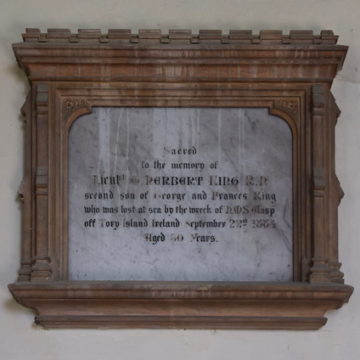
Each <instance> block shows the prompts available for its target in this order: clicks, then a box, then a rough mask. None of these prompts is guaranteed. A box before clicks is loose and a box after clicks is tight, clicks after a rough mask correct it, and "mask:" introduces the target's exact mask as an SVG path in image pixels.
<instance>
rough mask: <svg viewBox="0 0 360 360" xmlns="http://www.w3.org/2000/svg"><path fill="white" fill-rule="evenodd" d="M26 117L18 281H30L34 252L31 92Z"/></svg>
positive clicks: (19, 193)
mask: <svg viewBox="0 0 360 360" xmlns="http://www.w3.org/2000/svg"><path fill="white" fill-rule="evenodd" d="M21 114H22V115H23V119H24V128H25V129H24V130H25V134H24V140H25V141H24V157H25V159H24V164H25V165H24V174H25V175H24V178H23V180H22V182H21V185H20V188H19V191H18V198H19V200H20V201H21V202H22V210H23V211H22V237H23V241H22V246H21V264H20V269H19V271H18V281H30V274H31V261H32V259H31V252H32V217H31V207H32V196H31V126H32V122H31V115H32V113H31V92H30V93H29V94H28V96H27V98H26V100H25V103H24V105H23V106H22V108H21Z"/></svg>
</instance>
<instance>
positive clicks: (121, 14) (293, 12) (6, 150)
mask: <svg viewBox="0 0 360 360" xmlns="http://www.w3.org/2000/svg"><path fill="white" fill-rule="evenodd" d="M359 13H360V2H359V0H343V1H338V0H326V1H325V0H303V1H298V0H271V1H266V0H242V1H240V0H222V1H216V0H151V1H149V0H148V1H147V0H102V1H96V0H76V1H75V0H62V1H54V0H32V1H27V0H1V2H0V38H1V40H0V95H1V96H0V109H1V119H0V164H1V173H0V174H1V175H0V204H1V206H0V229H1V241H0V319H1V320H0V358H1V359H4V360H5V359H6V360H8V359H12V360H17V359H27V360H30V359H38V360H48V359H54V360H56V359H61V360H63V359H64V360H68V359H77V360H79V359H87V360H97V359H132V360H136V359H159V360H162V359H169V358H171V359H172V360H178V359H179V360H180V359H181V360H182V359H187V360H191V359H208V360H210V359H219V358H221V359H223V360H228V359H234V358H238V359H240V358H241V359H255V360H256V359H269V360H270V359H276V360H289V359H291V360H299V359H307V360H308V359H328V360H330V359H331V360H335V359H354V360H355V359H358V357H359V355H358V354H359V351H360V341H359V335H360V297H359V295H358V290H359V289H360V268H359V265H358V264H359V261H358V259H359V254H360V242H359V241H358V236H359V234H360V187H359V181H358V180H359V179H360V162H359V158H360V141H359V134H360V118H359V114H360V72H359V66H360V42H359V39H360V22H359V19H358V16H359ZM25 27H39V28H41V29H42V30H43V31H45V30H46V29H47V28H54V27H62V28H64V27H65V28H67V27H68V28H71V29H72V30H73V31H75V30H76V29H77V28H102V29H103V30H107V29H108V28H131V29H132V30H137V29H138V28H161V29H163V30H167V29H168V28H192V29H193V30H198V29H209V28H210V29H223V30H228V29H253V30H255V31H257V30H260V29H283V30H285V31H288V30H289V29H312V30H314V31H315V32H319V31H320V30H321V29H332V30H334V32H335V33H336V34H338V35H340V40H339V43H341V44H346V45H350V50H349V53H348V56H347V60H346V61H345V65H344V70H343V71H342V72H341V73H340V74H339V75H338V77H337V80H336V81H335V82H334V85H333V93H334V95H335V97H336V99H337V103H338V105H339V107H340V108H341V109H342V114H341V116H340V119H339V122H338V125H337V132H336V142H337V149H336V151H337V172H338V176H339V178H340V181H341V184H342V187H343V189H344V191H345V198H344V199H343V201H342V203H341V206H340V219H339V222H340V234H339V241H340V260H341V261H342V262H343V263H344V265H343V271H344V272H345V279H346V282H347V283H349V284H351V285H353V286H355V292H354V294H353V296H352V297H351V299H350V303H349V304H348V305H345V306H344V307H343V308H342V309H341V310H338V311H334V312H332V313H330V314H328V315H329V316H328V317H329V321H328V324H327V325H326V326H325V327H324V328H322V329H321V330H319V331H316V332H285V331H278V332H273V331H205V330H204V331H185V330H105V331H99V330H47V331H46V330H43V329H41V328H37V327H35V326H34V325H32V322H33V314H31V312H30V311H28V310H26V309H24V308H22V307H20V306H19V305H17V304H16V303H15V302H14V301H13V300H12V298H11V296H10V294H9V292H8V290H7V287H6V285H7V284H8V283H11V282H13V281H15V279H16V272H17V270H18V266H19V254H20V205H19V203H18V202H16V192H17V190H18V186H19V184H20V181H21V178H22V158H23V147H22V145H23V138H22V136H23V133H22V124H21V121H20V107H21V105H22V104H23V102H24V99H25V96H26V93H27V90H28V85H27V83H26V80H25V76H24V75H23V74H22V73H21V71H20V70H18V69H17V65H16V62H15V58H14V56H13V53H12V49H11V44H12V43H14V42H19V41H21V37H20V34H21V32H22V31H23V30H24V28H25Z"/></svg>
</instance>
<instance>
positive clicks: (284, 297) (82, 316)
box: [9, 281, 353, 330]
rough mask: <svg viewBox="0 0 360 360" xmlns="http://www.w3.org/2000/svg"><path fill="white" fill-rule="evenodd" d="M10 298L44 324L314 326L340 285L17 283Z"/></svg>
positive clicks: (345, 295) (343, 298) (342, 298)
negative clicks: (31, 311)
mask: <svg viewBox="0 0 360 360" xmlns="http://www.w3.org/2000/svg"><path fill="white" fill-rule="evenodd" d="M9 289H10V291H11V293H12V295H13V296H14V298H15V300H16V301H17V302H18V303H20V304H22V305H24V306H26V307H28V308H31V309H33V310H34V311H35V313H36V315H37V316H36V318H35V322H36V323H37V324H40V325H42V326H43V327H45V328H188V329H191V328H192V329H195V328H197V329H291V330H311V329H318V328H320V327H321V326H323V325H324V324H325V323H326V320H327V319H326V317H324V315H325V313H326V311H328V310H331V309H337V308H340V307H341V306H342V305H343V304H344V303H345V302H347V301H348V299H349V297H350V295H351V293H352V291H353V288H352V287H351V286H348V285H342V284H322V285H318V284H316V285H315V284H307V283H235V282H232V283H208V282H207V283H204V282H186V283H185V282H139V281H138V282H52V283H47V282H36V283H31V282H17V283H14V284H10V285H9Z"/></svg>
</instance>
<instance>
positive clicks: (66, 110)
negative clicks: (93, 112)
mask: <svg viewBox="0 0 360 360" xmlns="http://www.w3.org/2000/svg"><path fill="white" fill-rule="evenodd" d="M90 108H91V106H90V103H89V102H88V100H86V99H85V98H65V99H64V100H63V103H62V116H63V119H64V120H66V119H68V118H69V117H70V116H71V115H72V114H73V113H75V112H76V111H77V110H79V109H84V110H88V111H90Z"/></svg>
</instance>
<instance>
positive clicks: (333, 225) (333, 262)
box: [327, 94, 344, 283]
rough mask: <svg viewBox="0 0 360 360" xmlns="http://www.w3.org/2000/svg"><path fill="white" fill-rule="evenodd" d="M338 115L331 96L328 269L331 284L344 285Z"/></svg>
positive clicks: (337, 109) (338, 111)
mask: <svg viewBox="0 0 360 360" xmlns="http://www.w3.org/2000/svg"><path fill="white" fill-rule="evenodd" d="M339 115H340V109H339V108H338V106H337V105H336V103H335V99H334V97H333V95H332V94H330V98H329V151H328V158H327V161H328V164H329V182H330V187H329V201H330V203H331V206H329V215H328V217H329V226H330V231H329V247H328V248H329V251H328V256H329V268H330V278H331V281H332V282H336V283H344V274H343V273H342V272H341V271H340V268H341V263H340V262H339V256H338V252H339V251H338V206H339V204H340V201H341V199H342V198H343V196H344V192H343V190H342V188H341V186H340V182H339V179H338V178H337V176H336V172H335V126H336V123H337V119H338V117H339Z"/></svg>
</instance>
